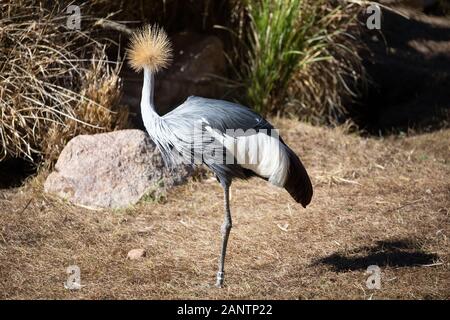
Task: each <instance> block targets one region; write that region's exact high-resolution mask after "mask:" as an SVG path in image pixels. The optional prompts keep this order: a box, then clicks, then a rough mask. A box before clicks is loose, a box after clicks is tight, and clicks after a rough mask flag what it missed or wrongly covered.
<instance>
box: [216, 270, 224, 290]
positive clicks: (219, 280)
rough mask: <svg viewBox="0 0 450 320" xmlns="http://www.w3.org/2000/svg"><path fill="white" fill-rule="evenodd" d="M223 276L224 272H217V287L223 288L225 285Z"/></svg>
mask: <svg viewBox="0 0 450 320" xmlns="http://www.w3.org/2000/svg"><path fill="white" fill-rule="evenodd" d="M223 278H224V273H223V272H217V280H216V287H217V288H222V286H223Z"/></svg>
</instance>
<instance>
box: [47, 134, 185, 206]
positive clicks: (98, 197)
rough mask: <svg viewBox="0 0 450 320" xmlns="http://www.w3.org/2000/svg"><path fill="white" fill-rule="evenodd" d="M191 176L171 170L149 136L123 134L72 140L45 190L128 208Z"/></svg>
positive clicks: (78, 200) (75, 199)
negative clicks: (151, 193)
mask: <svg viewBox="0 0 450 320" xmlns="http://www.w3.org/2000/svg"><path fill="white" fill-rule="evenodd" d="M191 173H192V169H191V168H190V167H188V166H180V167H177V168H175V169H174V170H169V169H168V168H167V167H166V166H165V165H164V162H163V160H162V157H161V154H160V153H159V150H158V149H157V148H156V146H155V144H154V143H153V142H152V141H151V140H150V138H149V137H148V135H147V134H146V133H145V132H144V131H141V130H121V131H115V132H110V133H101V134H95V135H80V136H77V137H75V138H73V139H72V140H71V141H70V142H69V143H68V144H67V146H66V147H65V148H64V150H63V151H62V152H61V155H60V156H59V159H58V161H57V163H56V165H55V171H54V172H52V173H51V174H50V175H49V176H48V178H47V180H46V181H45V184H44V189H45V192H48V193H52V194H56V195H58V196H60V197H62V198H65V199H67V200H69V201H71V202H73V203H75V204H78V205H83V206H87V207H92V208H123V207H127V206H130V205H133V204H135V203H137V202H138V201H139V199H141V198H142V196H144V195H146V194H148V193H150V192H153V193H163V192H165V191H167V189H169V188H171V187H172V186H174V185H178V184H181V183H183V182H184V181H185V180H186V179H187V177H189V176H190V175H191Z"/></svg>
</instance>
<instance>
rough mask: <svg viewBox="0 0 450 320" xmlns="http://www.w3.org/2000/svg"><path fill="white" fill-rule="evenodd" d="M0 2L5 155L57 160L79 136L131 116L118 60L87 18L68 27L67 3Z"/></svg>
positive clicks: (0, 135)
mask: <svg viewBox="0 0 450 320" xmlns="http://www.w3.org/2000/svg"><path fill="white" fill-rule="evenodd" d="M0 6H1V11H2V16H1V19H0V39H1V42H0V43H1V44H0V70H1V73H0V160H1V159H4V158H5V157H26V158H28V159H30V160H36V159H37V157H36V156H40V155H44V156H49V157H50V158H51V160H53V159H54V158H55V154H56V153H58V150H60V149H61V148H62V147H63V144H64V143H65V142H66V141H67V140H68V139H70V138H71V137H73V136H74V135H76V134H79V133H83V132H98V131H104V130H108V129H110V128H113V127H116V126H123V125H124V123H126V111H124V110H123V109H122V108H119V107H118V101H119V98H120V90H121V84H120V81H119V78H118V77H117V74H118V71H119V67H120V66H119V65H116V66H113V67H112V66H111V65H110V64H109V63H107V62H106V61H107V59H106V55H105V48H106V45H105V44H102V43H100V42H99V41H98V39H94V38H93V37H92V36H91V32H92V28H91V27H89V25H87V24H88V22H87V23H85V24H84V25H83V29H82V30H76V29H74V30H72V29H69V28H68V27H67V25H66V21H67V14H66V13H65V6H64V5H63V4H60V5H58V4H57V3H54V4H53V5H52V6H50V7H46V6H45V5H41V6H39V7H37V6H36V4H35V1H31V0H20V1H11V2H7V3H2V4H0ZM88 21H89V20H88Z"/></svg>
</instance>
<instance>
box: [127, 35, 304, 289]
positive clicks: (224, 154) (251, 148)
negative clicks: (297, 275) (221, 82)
mask: <svg viewBox="0 0 450 320" xmlns="http://www.w3.org/2000/svg"><path fill="white" fill-rule="evenodd" d="M127 54H128V58H129V60H130V65H131V66H132V68H133V69H134V70H136V71H137V72H139V71H141V70H143V71H144V84H143V87H142V97H141V113H142V119H143V122H144V126H145V129H146V130H147V132H148V134H149V135H150V137H151V139H152V140H153V141H154V142H155V143H156V145H157V146H158V148H159V150H160V151H161V154H162V156H163V159H164V161H165V163H166V164H167V165H168V166H169V167H172V166H175V165H178V164H179V163H189V164H192V165H198V164H205V165H206V166H207V167H208V168H209V169H210V170H212V172H213V173H214V174H215V175H216V177H217V180H218V181H219V183H220V184H221V185H222V187H223V190H224V205H225V218H224V222H223V224H222V227H221V232H222V248H221V253H220V259H219V270H218V272H217V282H216V286H217V287H222V285H223V281H224V260H225V254H226V249H227V243H228V237H229V235H230V229H231V212H230V203H229V191H230V185H231V182H232V180H233V179H234V178H239V179H248V178H250V177H253V176H256V177H260V178H262V179H265V180H267V181H268V182H270V183H271V184H273V185H276V186H278V187H282V188H285V189H286V190H287V191H288V192H289V194H290V195H291V196H292V198H293V199H294V200H295V201H296V202H298V203H301V205H302V206H303V207H305V208H306V206H307V205H308V204H309V203H310V202H311V198H312V195H313V188H312V185H311V181H310V179H309V176H308V173H307V172H306V170H305V168H304V166H303V164H302V162H301V161H300V159H299V157H298V156H297V155H296V154H295V153H294V151H292V150H291V149H290V148H289V147H288V146H287V144H286V143H284V141H283V140H282V139H281V138H280V137H279V136H278V134H277V130H276V129H274V127H273V126H272V125H271V124H270V123H269V122H268V121H267V120H265V119H264V118H263V117H262V116H260V115H259V114H257V113H255V112H254V111H252V110H251V109H249V108H247V107H244V106H241V105H239V104H236V103H231V102H227V101H222V100H213V99H206V98H201V97H189V98H188V99H187V100H186V101H185V102H184V103H183V104H181V105H180V106H178V107H177V108H175V109H173V111H171V112H169V113H167V114H166V115H164V116H160V115H159V114H158V113H157V112H156V111H155V105H154V102H153V94H154V83H155V78H154V75H155V73H157V72H158V71H160V70H161V69H162V68H165V67H167V66H168V64H169V62H170V61H171V57H172V49H171V44H170V41H169V39H168V37H167V35H166V33H165V32H164V30H163V29H161V28H159V27H157V26H148V27H145V28H143V29H141V30H139V31H137V32H135V33H134V34H133V36H132V38H131V45H130V48H129V49H128V52H127Z"/></svg>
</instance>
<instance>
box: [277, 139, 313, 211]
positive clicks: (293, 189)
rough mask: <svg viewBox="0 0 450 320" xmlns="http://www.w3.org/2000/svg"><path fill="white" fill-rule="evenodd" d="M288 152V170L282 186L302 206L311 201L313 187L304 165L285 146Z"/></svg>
mask: <svg viewBox="0 0 450 320" xmlns="http://www.w3.org/2000/svg"><path fill="white" fill-rule="evenodd" d="M286 149H288V152H289V162H290V164H289V171H288V179H287V182H286V184H285V185H284V188H285V189H286V190H287V191H288V192H289V194H290V195H291V196H292V198H294V200H295V201H297V202H298V203H301V204H302V206H303V207H304V208H306V206H307V205H308V204H309V203H310V202H311V198H312V196H313V187H312V184H311V180H310V179H309V176H308V173H307V172H306V169H305V167H304V166H303V164H302V162H301V161H300V159H299V158H298V156H297V155H296V154H295V153H294V152H293V151H292V150H291V149H289V147H287V148H286Z"/></svg>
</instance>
